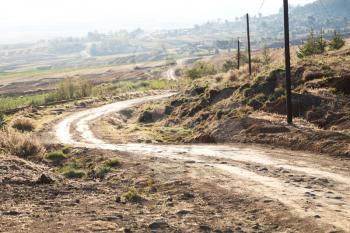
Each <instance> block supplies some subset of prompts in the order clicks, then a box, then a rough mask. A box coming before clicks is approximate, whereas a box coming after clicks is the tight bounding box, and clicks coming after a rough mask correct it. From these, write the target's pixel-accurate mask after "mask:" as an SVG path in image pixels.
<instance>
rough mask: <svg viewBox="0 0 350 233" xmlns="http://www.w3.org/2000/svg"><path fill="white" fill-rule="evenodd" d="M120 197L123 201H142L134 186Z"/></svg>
mask: <svg viewBox="0 0 350 233" xmlns="http://www.w3.org/2000/svg"><path fill="white" fill-rule="evenodd" d="M122 199H124V201H128V202H134V203H137V202H141V201H142V196H141V195H140V194H139V192H138V191H137V190H136V189H135V188H131V189H130V190H129V191H128V192H126V193H124V194H123V195H122Z"/></svg>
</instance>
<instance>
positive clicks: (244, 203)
mask: <svg viewBox="0 0 350 233" xmlns="http://www.w3.org/2000/svg"><path fill="white" fill-rule="evenodd" d="M75 157H76V158H80V159H83V160H88V161H89V162H91V161H94V162H97V161H99V160H101V158H119V159H120V160H121V161H122V166H121V168H119V169H118V171H116V172H113V173H111V174H110V175H108V177H107V178H105V179H104V180H96V179H85V180H82V181H80V180H78V181H70V180H66V179H64V178H62V177H59V176H58V175H57V174H52V173H50V172H49V169H50V167H47V166H44V165H43V166H38V165H35V164H33V163H31V162H26V161H22V160H19V159H17V158H13V157H6V159H4V158H2V159H1V170H0V172H1V178H2V182H1V183H0V185H1V190H2V192H1V194H0V200H1V203H2V205H1V209H0V211H1V217H0V223H1V226H2V227H1V230H0V231H1V232H150V231H152V230H154V231H159V232H179V231H184V232H199V231H202V232H213V231H215V232H331V231H333V232H338V231H335V229H336V228H334V227H332V226H331V225H329V224H322V217H320V218H318V217H307V218H305V217H297V215H296V214H295V213H294V211H293V208H290V207H288V206H286V205H284V204H283V203H282V202H281V201H279V200H277V199H274V198H269V197H266V196H264V195H261V194H260V193H259V192H253V193H252V192H251V188H252V187H246V186H244V185H241V184H240V180H239V179H236V180H232V179H231V178H230V177H229V176H228V175H227V174H225V173H222V174H218V173H217V172H216V171H215V169H211V168H209V169H206V170H205V172H204V170H203V169H202V166H196V165H195V164H192V163H190V162H186V161H185V162H184V161H171V163H169V160H168V159H161V158H156V157H148V156H147V157H144V156H140V155H128V154H124V153H122V154H121V153H118V152H111V151H103V150H102V151H101V150H82V151H81V152H80V153H79V154H76V155H75ZM217 163H219V162H217ZM24 165H25V166H24ZM18 169H21V172H19V171H18ZM261 172H262V173H263V171H261ZM43 173H45V174H49V176H50V177H52V178H53V179H54V180H56V181H55V182H54V183H53V184H41V185H39V184H38V181H37V179H38V177H40V176H41V174H43ZM213 181H215V182H213ZM297 184H298V183H295V182H294V185H297ZM131 187H135V188H136V189H137V190H138V191H139V192H140V194H141V196H142V198H143V200H142V201H140V202H138V203H129V202H126V203H123V202H119V201H118V197H121V196H122V194H123V193H125V192H127V191H128V190H129V189H130V188H131ZM308 198H310V199H312V198H311V197H305V199H308ZM305 201H306V200H305ZM321 215H322V214H321ZM339 232H341V231H339Z"/></svg>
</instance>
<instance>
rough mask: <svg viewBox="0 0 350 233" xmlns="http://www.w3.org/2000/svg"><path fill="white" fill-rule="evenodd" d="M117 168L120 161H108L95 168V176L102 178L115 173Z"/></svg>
mask: <svg viewBox="0 0 350 233" xmlns="http://www.w3.org/2000/svg"><path fill="white" fill-rule="evenodd" d="M118 167H120V161H119V160H118V159H109V160H106V161H104V162H102V163H101V164H99V165H98V166H96V168H95V174H96V176H97V177H99V178H104V177H105V176H106V175H107V174H108V173H110V172H113V171H115V170H116V168H118Z"/></svg>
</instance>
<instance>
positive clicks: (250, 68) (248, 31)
mask: <svg viewBox="0 0 350 233" xmlns="http://www.w3.org/2000/svg"><path fill="white" fill-rule="evenodd" d="M247 39H248V62H249V75H252V55H251V50H250V28H249V14H247Z"/></svg>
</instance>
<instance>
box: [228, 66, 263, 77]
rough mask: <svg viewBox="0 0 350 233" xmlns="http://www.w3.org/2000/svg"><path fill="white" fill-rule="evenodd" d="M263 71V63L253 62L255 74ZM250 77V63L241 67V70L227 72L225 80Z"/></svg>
mask: <svg viewBox="0 0 350 233" xmlns="http://www.w3.org/2000/svg"><path fill="white" fill-rule="evenodd" d="M260 71H261V65H259V64H256V63H253V64H252V72H253V76H254V75H255V74H257V73H259V72H260ZM247 78H249V66H248V64H246V65H244V66H243V67H241V68H240V69H239V70H237V69H236V70H230V71H228V72H227V73H226V74H225V80H226V81H229V82H234V81H239V80H242V79H247Z"/></svg>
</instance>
